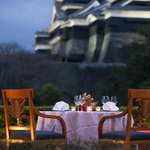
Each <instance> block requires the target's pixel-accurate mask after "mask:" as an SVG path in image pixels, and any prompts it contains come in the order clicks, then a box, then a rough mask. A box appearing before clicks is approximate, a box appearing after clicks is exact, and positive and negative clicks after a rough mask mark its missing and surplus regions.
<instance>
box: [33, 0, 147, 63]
mask: <svg viewBox="0 0 150 150" xmlns="http://www.w3.org/2000/svg"><path fill="white" fill-rule="evenodd" d="M147 26H150V1H149V0H55V2H54V6H53V17H52V20H51V25H50V26H49V27H48V29H45V30H43V31H42V32H36V33H35V40H36V43H35V45H34V48H35V51H36V52H37V53H46V54H50V55H51V56H52V57H53V58H55V59H57V60H60V61H70V62H83V61H87V62H111V63H113V62H117V63H125V62H126V60H127V58H126V57H128V56H129V55H131V53H132V51H130V50H129V49H128V45H129V44H131V43H132V42H133V41H140V40H143V39H144V37H143V36H141V35H139V34H138V33H137V30H138V29H139V28H141V27H144V28H145V27H147Z"/></svg>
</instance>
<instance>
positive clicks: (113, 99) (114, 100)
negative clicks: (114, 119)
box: [111, 96, 117, 104]
mask: <svg viewBox="0 0 150 150" xmlns="http://www.w3.org/2000/svg"><path fill="white" fill-rule="evenodd" d="M111 102H113V103H115V104H117V96H111Z"/></svg>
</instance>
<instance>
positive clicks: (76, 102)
mask: <svg viewBox="0 0 150 150" xmlns="http://www.w3.org/2000/svg"><path fill="white" fill-rule="evenodd" d="M74 103H75V105H76V106H77V111H79V105H80V100H79V96H78V95H76V96H75V97H74Z"/></svg>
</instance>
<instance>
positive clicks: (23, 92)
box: [2, 89, 67, 143]
mask: <svg viewBox="0 0 150 150" xmlns="http://www.w3.org/2000/svg"><path fill="white" fill-rule="evenodd" d="M2 96H3V101H4V112H5V125H6V138H7V142H8V143H10V142H23V141H24V140H31V141H35V140H46V139H52V140H55V141H59V140H64V141H65V142H67V132H66V124H65V122H64V120H63V119H62V118H61V117H60V116H54V115H46V114H42V113H40V112H39V111H38V110H37V109H36V108H35V106H34V104H33V97H34V92H33V89H12V90H8V89H6V90H2ZM26 105H28V106H29V116H27V115H24V106H26ZM35 114H36V115H38V116H41V117H45V118H50V119H58V120H59V121H60V123H61V125H62V134H60V133H55V132H49V131H36V126H35ZM11 116H13V117H14V118H16V125H11V122H10V118H11ZM23 119H27V120H28V121H29V126H25V125H24V124H23V121H24V120H23ZM24 122H25V121H24ZM12 130H15V132H12ZM11 132H12V133H11Z"/></svg>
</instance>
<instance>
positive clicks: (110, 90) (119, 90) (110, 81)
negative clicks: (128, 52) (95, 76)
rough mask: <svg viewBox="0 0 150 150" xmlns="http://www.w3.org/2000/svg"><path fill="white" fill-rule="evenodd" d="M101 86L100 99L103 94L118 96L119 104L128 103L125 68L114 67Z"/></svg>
mask: <svg viewBox="0 0 150 150" xmlns="http://www.w3.org/2000/svg"><path fill="white" fill-rule="evenodd" d="M99 88H100V98H99V99H101V97H102V96H103V95H109V96H117V98H118V105H119V106H123V105H124V106H126V105H127V104H128V101H127V87H126V82H125V79H124V68H120V67H116V68H114V69H113V70H112V72H111V73H110V74H109V75H108V76H107V77H106V80H104V81H103V83H102V84H101V85H100V87H99Z"/></svg>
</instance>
